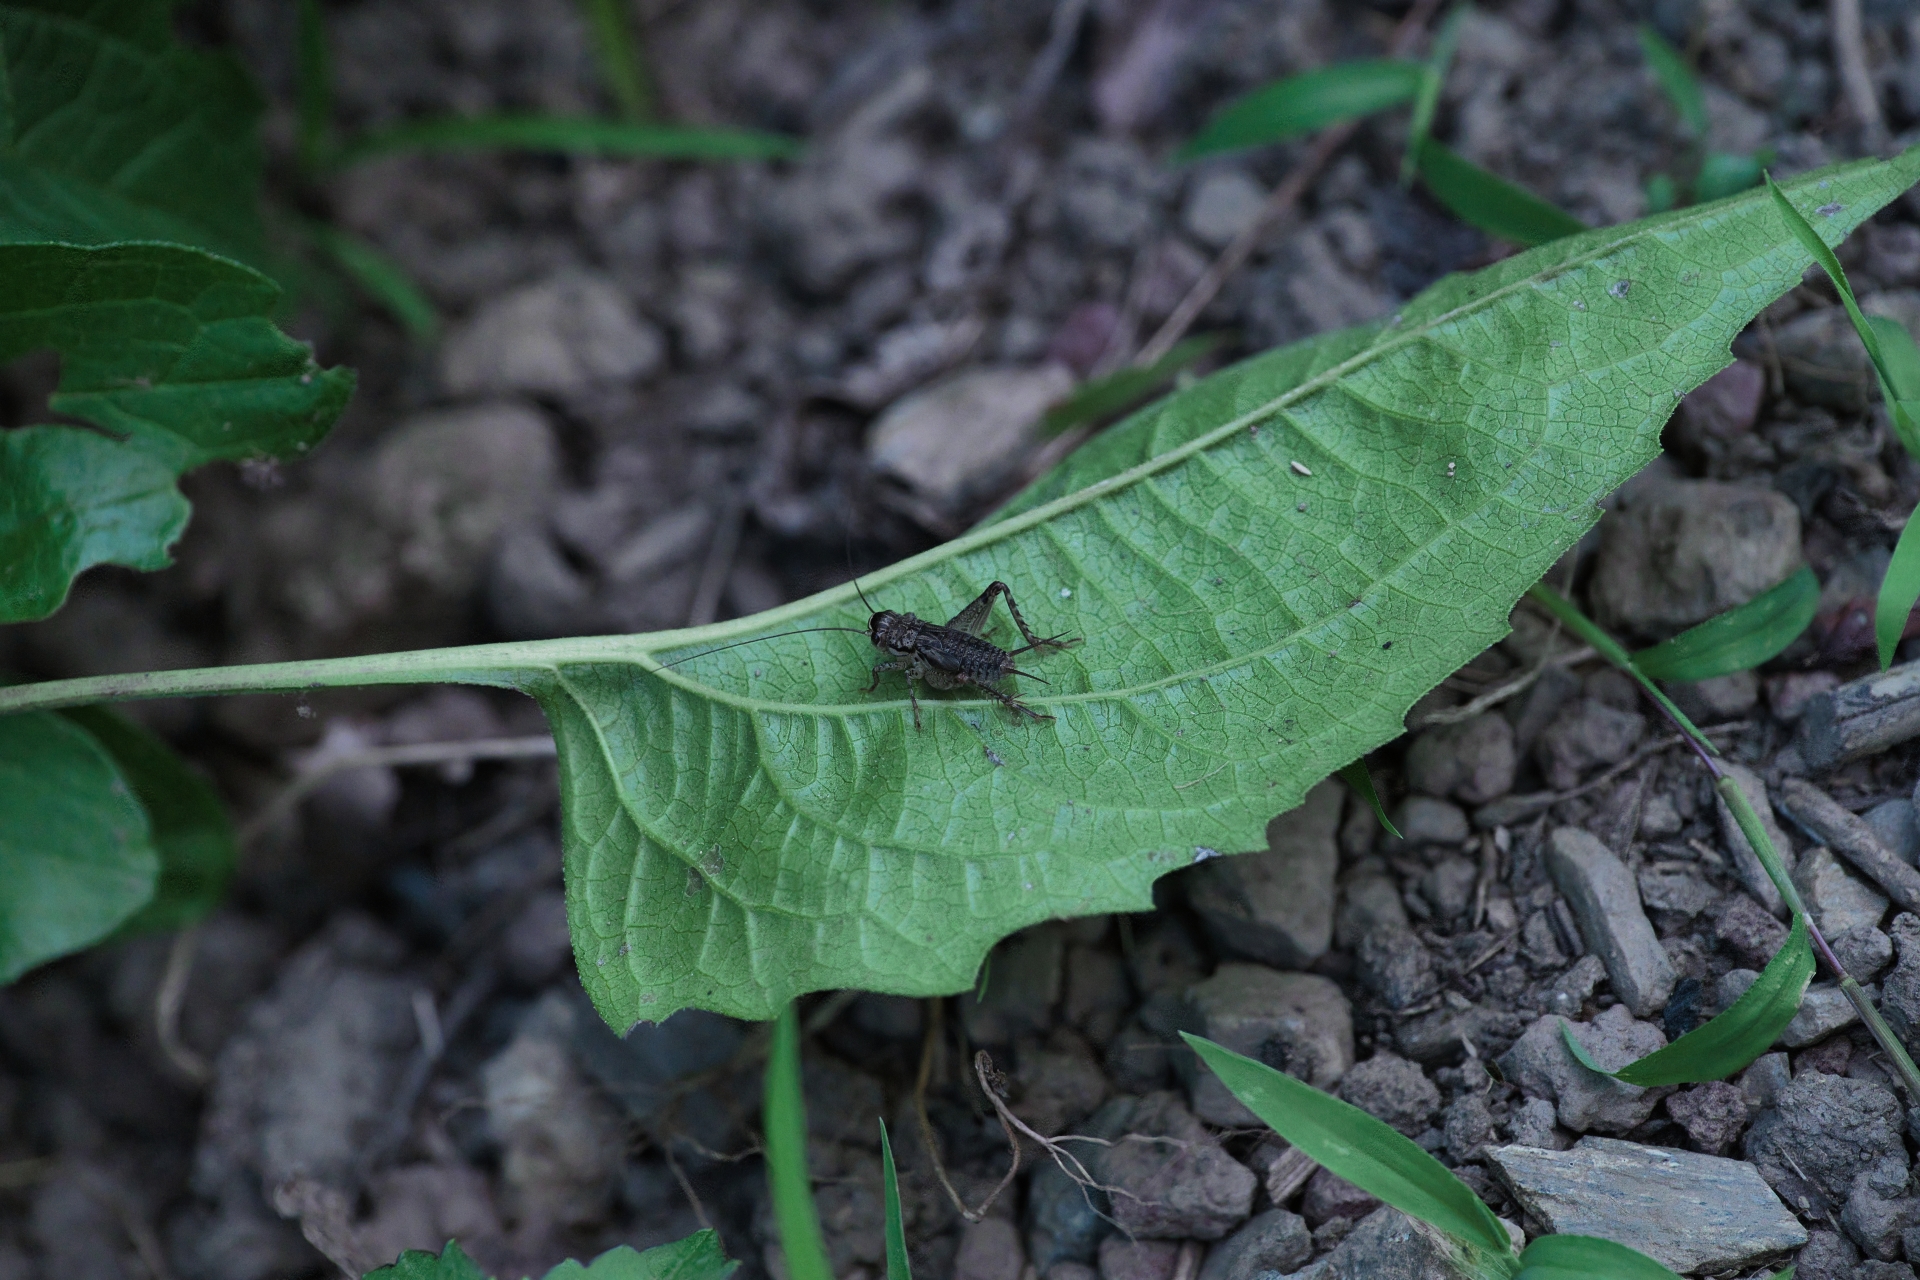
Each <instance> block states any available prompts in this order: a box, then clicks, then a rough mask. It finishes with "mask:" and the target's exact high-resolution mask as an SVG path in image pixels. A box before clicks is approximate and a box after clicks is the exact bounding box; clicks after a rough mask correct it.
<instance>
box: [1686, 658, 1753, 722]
mask: <svg viewBox="0 0 1920 1280" xmlns="http://www.w3.org/2000/svg"><path fill="white" fill-rule="evenodd" d="M1669 692H1670V694H1671V695H1672V697H1673V701H1674V704H1675V705H1676V706H1678V707H1679V708H1680V709H1681V710H1682V711H1684V712H1686V713H1687V715H1688V717H1689V718H1690V719H1692V721H1693V722H1694V723H1695V724H1714V723H1716V722H1718V721H1721V720H1731V719H1733V718H1735V717H1736V716H1744V715H1745V714H1747V712H1749V711H1751V710H1753V709H1754V707H1755V706H1757V705H1758V704H1759V702H1760V677H1758V676H1756V675H1755V674H1754V673H1753V672H1751V671H1735V672H1733V673H1732V674H1731V675H1724V676H1714V677H1712V678H1711V679H1708V680H1695V681H1692V682H1690V683H1689V682H1678V683H1675V684H1673V685H1670V686H1669Z"/></svg>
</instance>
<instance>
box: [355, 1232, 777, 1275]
mask: <svg viewBox="0 0 1920 1280" xmlns="http://www.w3.org/2000/svg"><path fill="white" fill-rule="evenodd" d="M739 1265H740V1264H739V1263H737V1262H732V1261H729V1260H728V1258H727V1256H726V1254H725V1253H723V1252H722V1251H721V1249H720V1237H719V1236H717V1235H715V1234H714V1233H713V1232H712V1231H696V1232H694V1233H693V1234H692V1235H690V1236H688V1237H686V1238H685V1239H684V1240H676V1241H674V1242H673V1243H672V1244H662V1245H655V1246H654V1247H653V1248H651V1249H648V1250H646V1251H644V1252H642V1251H640V1250H637V1249H634V1248H632V1247H631V1246H628V1245H624V1244H623V1245H617V1246H615V1247H614V1248H612V1249H609V1250H607V1251H606V1252H605V1253H603V1254H601V1255H600V1256H599V1257H597V1258H595V1259H594V1260H593V1261H592V1262H588V1263H580V1262H576V1261H574V1260H573V1259H572V1258H568V1259H567V1260H566V1261H565V1262H562V1263H561V1264H560V1265H559V1266H557V1267H554V1268H553V1269H552V1270H550V1271H548V1272H547V1273H546V1275H545V1276H544V1277H543V1278H542V1280H727V1277H728V1276H730V1275H732V1274H733V1273H734V1271H735V1270H736V1269H737V1268H738V1267H739ZM366 1280H492V1278H491V1277H490V1276H488V1275H487V1273H486V1272H484V1271H482V1270H481V1269H480V1267H479V1266H478V1265H477V1264H476V1263H475V1262H474V1261H473V1259H472V1258H469V1257H468V1256H467V1254H466V1251H465V1250H463V1249H462V1248H461V1247H460V1245H459V1244H458V1243H457V1242H456V1241H452V1240H449V1241H447V1246H446V1248H444V1249H442V1250H441V1251H440V1252H439V1253H427V1252H426V1251H424V1250H421V1249H409V1250H407V1251H406V1252H405V1253H403V1254H401V1255H400V1257H399V1258H398V1259H397V1260H396V1261H394V1262H393V1263H392V1264H391V1265H389V1266H384V1267H378V1268H376V1269H374V1270H372V1271H369V1272H367V1274H366Z"/></svg>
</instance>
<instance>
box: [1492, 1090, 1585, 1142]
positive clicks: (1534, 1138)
mask: <svg viewBox="0 0 1920 1280" xmlns="http://www.w3.org/2000/svg"><path fill="white" fill-rule="evenodd" d="M1507 1136H1508V1137H1510V1138H1512V1139H1513V1145H1515V1146H1517V1147H1539V1148H1540V1149H1541V1150H1543V1151H1565V1150H1566V1149H1567V1148H1568V1147H1569V1146H1571V1145H1573V1140H1572V1139H1571V1138H1570V1137H1568V1136H1567V1131H1566V1130H1564V1129H1562V1128H1561V1127H1560V1125H1559V1120H1558V1117H1557V1116H1556V1115H1555V1114H1554V1110H1553V1103H1551V1102H1549V1101H1548V1100H1547V1099H1545V1098H1528V1099H1527V1100H1526V1101H1525V1102H1522V1103H1521V1104H1520V1105H1519V1106H1517V1107H1515V1108H1514V1109H1513V1114H1512V1115H1511V1116H1509V1117H1507Z"/></svg>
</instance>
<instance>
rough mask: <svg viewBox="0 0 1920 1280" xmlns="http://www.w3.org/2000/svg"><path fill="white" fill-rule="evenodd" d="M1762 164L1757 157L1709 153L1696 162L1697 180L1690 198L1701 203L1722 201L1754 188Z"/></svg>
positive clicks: (1720, 152)
mask: <svg viewBox="0 0 1920 1280" xmlns="http://www.w3.org/2000/svg"><path fill="white" fill-rule="evenodd" d="M1768 154H1769V155H1771V154H1772V153H1771V152H1769V153H1768ZM1762 164H1763V162H1762V160H1761V158H1760V157H1759V156H1748V155H1736V154H1734V153H1733V152H1729V151H1709V152H1708V153H1707V154H1706V155H1705V156H1703V157H1701V160H1700V176H1699V177H1698V178H1696V179H1694V183H1693V195H1694V198H1695V199H1696V200H1702V201H1705V200H1723V199H1725V198H1726V197H1728V196H1731V195H1737V194H1739V193H1740V192H1742V191H1745V190H1747V189H1748V188H1750V187H1757V186H1759V185H1760V175H1761V173H1762V172H1763V169H1762Z"/></svg>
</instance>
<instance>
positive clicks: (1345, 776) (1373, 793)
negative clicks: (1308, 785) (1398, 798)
mask: <svg viewBox="0 0 1920 1280" xmlns="http://www.w3.org/2000/svg"><path fill="white" fill-rule="evenodd" d="M1340 780H1341V781H1342V782H1344V783H1346V784H1347V786H1348V787H1349V788H1351V789H1352V791H1353V793H1354V794H1355V795H1357V796H1359V797H1360V798H1361V799H1362V800H1365V801H1366V802H1367V807H1368V808H1370V809H1372V810H1373V816H1374V817H1375V818H1377V819H1378V820H1379V822H1380V825H1381V826H1383V827H1385V828H1386V829H1387V834H1389V835H1391V836H1393V837H1394V838H1395V839H1396V840H1397V839H1399V838H1400V828H1398V827H1396V826H1394V825H1393V819H1392V818H1389V817H1388V816H1387V808H1386V806H1385V805H1383V804H1381V803H1380V792H1379V789H1378V788H1376V787H1375V786H1374V785H1373V774H1372V773H1371V772H1370V771H1369V770H1368V769H1367V762H1366V761H1365V760H1355V761H1354V762H1353V763H1352V764H1350V765H1347V766H1346V767H1345V768H1343V769H1341V770H1340Z"/></svg>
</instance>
